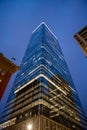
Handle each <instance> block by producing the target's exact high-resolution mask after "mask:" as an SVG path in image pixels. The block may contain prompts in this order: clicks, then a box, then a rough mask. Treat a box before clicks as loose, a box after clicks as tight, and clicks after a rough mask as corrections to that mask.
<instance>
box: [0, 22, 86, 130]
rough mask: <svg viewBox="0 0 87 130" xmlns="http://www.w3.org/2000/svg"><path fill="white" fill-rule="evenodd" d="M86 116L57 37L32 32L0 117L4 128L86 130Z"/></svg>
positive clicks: (43, 30)
mask: <svg viewBox="0 0 87 130" xmlns="http://www.w3.org/2000/svg"><path fill="white" fill-rule="evenodd" d="M86 121H87V120H86V117H85V114H84V112H83V108H82V105H81V103H80V100H79V97H78V93H77V91H76V89H75V86H74V83H73V81H72V78H71V75H70V72H69V69H68V67H67V64H66V61H65V59H64V56H63V53H62V51H61V48H60V46H59V43H58V39H57V37H56V36H55V35H54V34H53V32H52V31H51V30H50V29H49V28H48V26H47V25H46V24H45V23H41V24H40V25H39V26H38V27H37V28H36V29H35V30H34V31H33V32H32V35H31V38H30V41H29V44H28V46H27V49H26V51H25V54H24V57H23V59H22V62H21V65H20V70H19V72H18V74H17V76H16V79H15V82H14V85H13V88H12V90H11V93H10V95H9V98H8V100H7V104H6V106H5V109H4V112H3V114H2V117H1V119H0V129H1V130H2V129H5V130H24V129H25V130H87V122H86Z"/></svg>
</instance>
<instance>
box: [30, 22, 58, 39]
mask: <svg viewBox="0 0 87 130" xmlns="http://www.w3.org/2000/svg"><path fill="white" fill-rule="evenodd" d="M42 25H44V26H45V27H46V28H47V29H48V30H49V32H50V33H51V34H52V35H53V36H54V37H55V38H56V39H57V37H56V36H55V34H54V33H53V32H52V31H51V30H50V28H49V27H48V26H47V24H46V23H45V22H41V23H40V24H39V25H38V26H37V27H36V28H35V29H34V30H33V32H32V33H34V32H35V31H36V30H37V29H38V28H39V27H40V26H42Z"/></svg>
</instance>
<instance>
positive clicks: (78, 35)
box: [74, 26, 87, 57]
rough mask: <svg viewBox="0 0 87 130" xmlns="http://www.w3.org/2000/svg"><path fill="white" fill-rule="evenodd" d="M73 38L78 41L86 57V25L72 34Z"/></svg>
mask: <svg viewBox="0 0 87 130" xmlns="http://www.w3.org/2000/svg"><path fill="white" fill-rule="evenodd" d="M74 38H75V39H76V41H77V42H78V44H79V46H80V47H81V48H82V50H83V52H84V54H85V55H86V57H87V26H85V27H84V28H83V29H82V30H81V31H79V32H77V33H76V34H75V35H74Z"/></svg>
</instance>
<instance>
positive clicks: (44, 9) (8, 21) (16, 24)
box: [0, 0, 87, 115]
mask: <svg viewBox="0 0 87 130" xmlns="http://www.w3.org/2000/svg"><path fill="white" fill-rule="evenodd" d="M43 21H44V22H45V23H46V24H47V25H48V27H49V28H50V29H51V30H52V31H53V33H54V34H55V35H56V37H57V38H58V40H59V43H60V46H61V48H62V51H63V54H64V56H65V60H66V62H67V64H68V67H69V70H70V73H71V76H72V79H73V81H74V84H75V86H76V89H77V91H78V94H79V97H80V100H81V103H82V105H83V108H84V111H85V113H86V115H87V58H86V57H85V55H84V53H83V51H82V50H81V48H80V47H79V46H78V44H77V42H76V41H75V39H74V34H75V33H76V32H78V31H80V30H81V29H82V28H83V27H84V26H85V25H87V0H0V52H1V53H3V54H4V55H5V56H6V57H8V58H9V59H10V60H11V58H12V57H15V58H16V61H14V63H15V64H17V65H19V66H20V63H21V60H22V58H23V55H24V52H25V50H26V47H27V45H28V42H29V39H30V36H31V34H32V31H33V30H34V29H35V28H36V27H37V26H38V25H39V24H40V23H41V22H43ZM15 76H16V73H15V74H14V76H12V78H11V80H10V82H9V84H8V86H7V89H6V91H5V93H4V96H3V98H2V100H1V103H0V113H1V112H2V109H3V107H4V105H5V102H6V100H7V97H8V95H9V92H10V90H11V87H12V84H13V81H14V79H15Z"/></svg>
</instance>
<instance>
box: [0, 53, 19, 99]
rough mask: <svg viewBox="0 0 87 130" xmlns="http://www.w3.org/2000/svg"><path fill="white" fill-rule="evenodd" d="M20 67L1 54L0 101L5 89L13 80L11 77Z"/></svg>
mask: <svg viewBox="0 0 87 130" xmlns="http://www.w3.org/2000/svg"><path fill="white" fill-rule="evenodd" d="M18 68H19V67H18V66H16V65H15V64H14V63H12V62H11V61H10V60H9V59H7V58H6V57H5V56H4V55H3V54H2V53H0V100H1V98H2V96H3V93H4V91H5V88H6V86H7V84H8V82H9V79H10V78H11V75H12V74H13V73H14V72H15V71H17V70H18Z"/></svg>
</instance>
